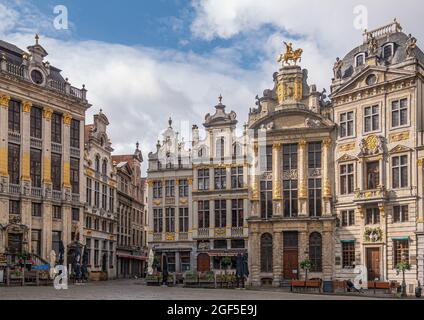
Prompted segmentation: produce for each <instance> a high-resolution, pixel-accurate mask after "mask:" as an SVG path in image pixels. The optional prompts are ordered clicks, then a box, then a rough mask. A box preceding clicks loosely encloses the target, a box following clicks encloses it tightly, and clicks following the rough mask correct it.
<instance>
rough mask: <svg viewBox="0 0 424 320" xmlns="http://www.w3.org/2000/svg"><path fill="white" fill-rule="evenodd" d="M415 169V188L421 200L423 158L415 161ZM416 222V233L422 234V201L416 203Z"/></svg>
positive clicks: (423, 220)
mask: <svg viewBox="0 0 424 320" xmlns="http://www.w3.org/2000/svg"><path fill="white" fill-rule="evenodd" d="M417 165H418V166H417V169H418V176H417V186H421V187H418V190H417V192H418V197H420V198H421V199H423V197H424V158H423V159H418V161H417ZM417 212H418V213H417V219H418V220H417V221H418V232H421V233H424V200H421V201H418V207H417Z"/></svg>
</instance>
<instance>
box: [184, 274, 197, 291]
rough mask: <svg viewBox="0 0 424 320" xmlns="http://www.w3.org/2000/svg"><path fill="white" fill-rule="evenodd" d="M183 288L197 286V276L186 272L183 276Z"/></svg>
mask: <svg viewBox="0 0 424 320" xmlns="http://www.w3.org/2000/svg"><path fill="white" fill-rule="evenodd" d="M183 281H184V287H189V286H193V285H197V284H198V282H199V281H198V279H197V274H195V273H194V272H192V271H187V272H186V273H184V276H183Z"/></svg>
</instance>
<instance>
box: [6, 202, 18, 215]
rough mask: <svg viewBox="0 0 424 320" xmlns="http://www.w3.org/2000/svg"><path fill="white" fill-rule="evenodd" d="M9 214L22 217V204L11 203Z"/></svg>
mask: <svg viewBox="0 0 424 320" xmlns="http://www.w3.org/2000/svg"><path fill="white" fill-rule="evenodd" d="M9 214H13V215H20V214H21V203H20V202H19V201H14V200H10V201H9Z"/></svg>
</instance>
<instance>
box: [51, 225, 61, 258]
mask: <svg viewBox="0 0 424 320" xmlns="http://www.w3.org/2000/svg"><path fill="white" fill-rule="evenodd" d="M60 241H62V232H60V231H52V249H53V250H54V252H56V258H58V257H59V249H60Z"/></svg>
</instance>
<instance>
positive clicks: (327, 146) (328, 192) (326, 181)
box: [322, 138, 333, 216]
mask: <svg viewBox="0 0 424 320" xmlns="http://www.w3.org/2000/svg"><path fill="white" fill-rule="evenodd" d="M332 144H333V141H332V140H331V138H325V139H324V141H323V152H322V162H323V163H322V166H323V168H322V169H323V170H322V176H323V202H324V206H323V209H324V210H323V215H324V216H330V215H331V204H330V200H331V198H332V187H331V178H330V166H331V161H330V157H331V146H332Z"/></svg>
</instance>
